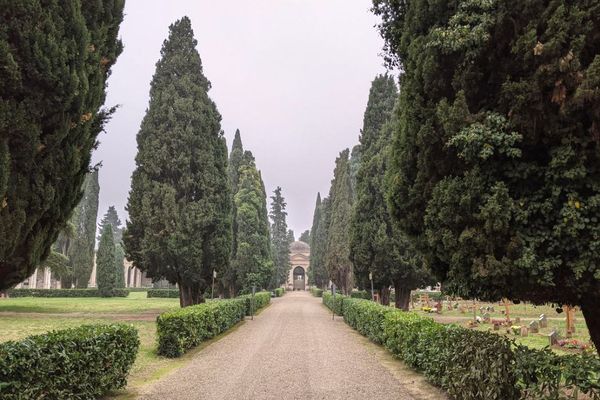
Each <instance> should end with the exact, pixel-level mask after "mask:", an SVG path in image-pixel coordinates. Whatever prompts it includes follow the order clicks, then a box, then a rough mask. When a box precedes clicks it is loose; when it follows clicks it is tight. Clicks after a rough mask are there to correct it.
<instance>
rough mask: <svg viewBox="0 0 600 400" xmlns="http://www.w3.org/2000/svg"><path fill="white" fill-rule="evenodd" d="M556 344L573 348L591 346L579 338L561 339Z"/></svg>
mask: <svg viewBox="0 0 600 400" xmlns="http://www.w3.org/2000/svg"><path fill="white" fill-rule="evenodd" d="M556 344H557V345H558V346H560V347H562V348H564V349H572V350H587V349H588V348H589V347H590V346H589V344H587V343H584V342H581V341H579V340H577V339H559V340H558V341H557V343H556Z"/></svg>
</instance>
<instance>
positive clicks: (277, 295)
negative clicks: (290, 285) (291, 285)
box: [274, 287, 285, 297]
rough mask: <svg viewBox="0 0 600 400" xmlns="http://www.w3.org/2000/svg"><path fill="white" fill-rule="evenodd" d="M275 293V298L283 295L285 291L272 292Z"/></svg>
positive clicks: (281, 289) (276, 290) (278, 289)
mask: <svg viewBox="0 0 600 400" xmlns="http://www.w3.org/2000/svg"><path fill="white" fill-rule="evenodd" d="M274 292H275V297H281V296H283V295H284V294H285V289H284V288H280V287H279V288H277V289H275V290H274Z"/></svg>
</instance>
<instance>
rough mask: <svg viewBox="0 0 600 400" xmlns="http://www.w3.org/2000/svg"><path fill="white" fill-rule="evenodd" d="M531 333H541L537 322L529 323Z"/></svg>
mask: <svg viewBox="0 0 600 400" xmlns="http://www.w3.org/2000/svg"><path fill="white" fill-rule="evenodd" d="M529 331H530V332H531V333H538V332H539V331H540V328H539V325H538V322H537V321H531V322H530V323H529Z"/></svg>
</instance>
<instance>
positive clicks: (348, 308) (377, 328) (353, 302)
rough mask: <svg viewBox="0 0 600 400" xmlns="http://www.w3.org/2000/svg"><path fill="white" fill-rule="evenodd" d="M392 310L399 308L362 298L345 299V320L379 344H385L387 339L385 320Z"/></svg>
mask: <svg viewBox="0 0 600 400" xmlns="http://www.w3.org/2000/svg"><path fill="white" fill-rule="evenodd" d="M390 312H397V310H396V309H395V308H392V307H382V306H380V305H379V304H377V303H375V302H372V301H370V300H365V299H361V298H346V299H344V321H345V322H346V323H347V324H348V325H350V326H351V327H352V328H354V329H356V330H357V331H358V332H359V333H360V334H361V335H363V336H366V337H368V338H369V339H371V340H372V341H373V342H375V343H377V344H383V342H384V340H385V339H386V337H385V335H384V330H383V321H384V319H385V316H386V315H387V314H388V313H390Z"/></svg>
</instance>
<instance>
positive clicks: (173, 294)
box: [146, 289, 179, 299]
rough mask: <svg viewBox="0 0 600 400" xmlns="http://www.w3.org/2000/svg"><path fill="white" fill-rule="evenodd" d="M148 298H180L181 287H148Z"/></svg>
mask: <svg viewBox="0 0 600 400" xmlns="http://www.w3.org/2000/svg"><path fill="white" fill-rule="evenodd" d="M146 297H147V298H151V297H161V298H169V299H178V298H179V289H148V293H147V294H146Z"/></svg>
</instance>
